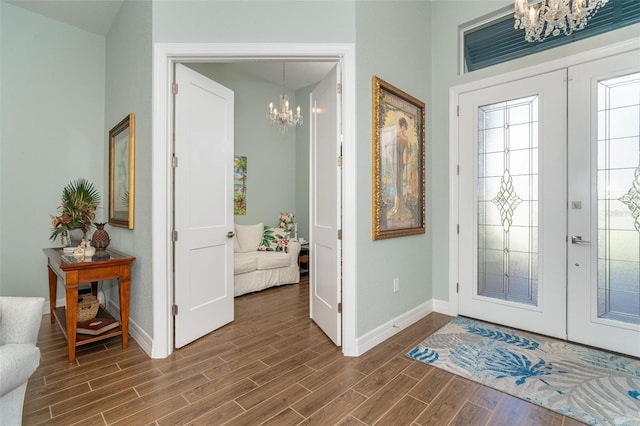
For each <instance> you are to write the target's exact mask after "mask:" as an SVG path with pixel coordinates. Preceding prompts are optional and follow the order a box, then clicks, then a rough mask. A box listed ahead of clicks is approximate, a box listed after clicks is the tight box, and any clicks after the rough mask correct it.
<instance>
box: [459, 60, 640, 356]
mask: <svg viewBox="0 0 640 426" xmlns="http://www.w3.org/2000/svg"><path fill="white" fill-rule="evenodd" d="M639 72H640V56H639V52H638V51H635V52H631V53H627V54H622V55H618V56H616V57H611V58H606V59H602V60H598V61H593V62H589V63H585V64H581V65H579V66H574V67H569V68H567V69H562V70H558V71H554V72H549V73H546V74H541V75H538V76H534V77H530V78H525V79H520V80H517V81H513V82H508V83H504V84H500V85H494V86H491V87H487V88H483V89H479V90H474V91H471V92H467V93H462V94H460V95H459V104H460V117H459V122H458V124H459V135H460V140H459V152H460V155H459V162H460V180H459V185H460V189H459V195H460V199H459V212H460V213H459V221H460V233H459V280H460V290H459V292H460V294H459V313H460V314H461V315H467V316H470V317H474V318H478V319H482V320H486V321H491V322H495V323H499V324H504V325H507V326H511V327H516V328H521V329H525V330H530V331H533V332H537V333H541V334H545V335H550V336H554V337H559V338H562V339H568V340H571V341H576V342H581V343H585V344H589V345H593V346H598V347H602V348H605V349H609V350H614V351H618V352H623V353H627V354H630V355H634V356H640V74H639Z"/></svg>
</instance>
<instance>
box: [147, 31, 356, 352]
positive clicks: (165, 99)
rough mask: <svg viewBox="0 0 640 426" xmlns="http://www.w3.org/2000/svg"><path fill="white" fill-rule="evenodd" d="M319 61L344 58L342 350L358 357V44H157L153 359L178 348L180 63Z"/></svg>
mask: <svg viewBox="0 0 640 426" xmlns="http://www.w3.org/2000/svg"><path fill="white" fill-rule="evenodd" d="M273 59H277V60H303V59H310V60H318V59H329V60H331V59H333V60H336V61H341V62H342V88H343V89H342V105H343V109H342V135H343V142H342V154H343V161H342V176H343V181H342V228H343V232H342V352H343V354H344V355H346V356H357V355H358V353H357V340H356V313H355V307H356V301H355V294H356V285H355V283H356V268H355V262H356V257H355V237H356V234H355V229H356V206H355V203H354V200H355V199H356V193H355V186H356V156H355V151H356V150H355V145H356V144H355V129H356V110H355V102H356V78H355V46H354V45H353V44H351V43H345V44H325V43H319V44H290V43H274V44H263V43H156V44H154V49H153V87H152V103H153V111H152V113H153V116H152V138H153V143H152V147H153V148H152V154H151V155H152V159H151V160H152V173H151V177H152V184H151V186H152V190H153V198H152V203H151V204H152V209H151V211H152V218H151V221H152V223H151V234H152V236H153V241H152V246H151V247H152V248H151V249H152V254H151V257H152V276H153V284H152V288H153V296H152V302H153V305H152V311H153V341H152V348H151V357H152V358H166V357H167V356H169V355H170V354H171V353H172V352H173V318H172V316H171V306H172V305H173V289H172V278H171V277H172V270H173V248H172V244H171V240H170V238H169V236H170V235H171V231H172V214H173V213H172V208H171V205H170V200H172V199H173V188H172V185H171V176H172V169H171V152H172V151H171V143H170V141H171V135H172V134H173V120H172V117H173V108H172V105H173V98H172V94H171V84H172V82H173V73H174V71H173V69H174V64H175V63H176V62H183V61H187V60H188V61H193V62H234V61H246V60H252V61H260V60H273Z"/></svg>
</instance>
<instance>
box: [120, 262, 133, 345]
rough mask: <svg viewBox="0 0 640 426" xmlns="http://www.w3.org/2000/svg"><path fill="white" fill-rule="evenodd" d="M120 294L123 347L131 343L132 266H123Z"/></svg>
mask: <svg viewBox="0 0 640 426" xmlns="http://www.w3.org/2000/svg"><path fill="white" fill-rule="evenodd" d="M118 289H119V293H120V294H119V295H120V327H121V328H122V349H126V348H127V346H128V345H129V299H130V297H131V268H130V267H129V265H125V266H122V275H121V277H120V284H119V285H118Z"/></svg>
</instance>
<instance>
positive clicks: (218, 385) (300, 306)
mask: <svg viewBox="0 0 640 426" xmlns="http://www.w3.org/2000/svg"><path fill="white" fill-rule="evenodd" d="M308 316H309V315H308V279H307V278H306V277H305V278H303V280H302V281H301V284H300V285H291V286H284V287H279V288H273V289H269V290H266V291H263V292H260V293H254V294H249V295H245V296H242V297H239V298H237V299H236V301H235V318H236V319H235V321H234V322H233V323H231V324H229V325H227V326H225V327H223V328H221V329H220V330H218V331H216V332H214V333H211V334H210V335H208V336H205V337H203V338H201V339H199V340H197V341H196V342H193V343H192V344H190V345H188V346H186V347H184V348H181V349H179V350H177V351H175V352H174V353H173V354H172V355H171V356H170V357H169V358H167V359H157V360H155V359H150V358H149V357H148V356H147V355H146V354H145V353H144V352H143V351H142V350H141V349H140V347H139V346H138V345H137V344H136V342H135V341H133V340H132V339H130V342H129V348H127V349H126V350H122V348H121V346H120V340H119V338H113V339H108V340H105V341H102V342H97V343H94V344H92V345H87V346H83V347H80V348H79V350H78V352H77V361H76V364H74V365H69V364H68V362H67V348H66V341H65V339H64V337H63V335H62V333H61V331H60V330H59V329H58V328H57V326H56V325H55V324H50V323H49V317H48V316H44V317H43V319H42V326H41V328H40V337H39V340H38V346H39V347H40V349H41V351H42V361H41V364H40V367H39V368H38V369H37V370H36V372H35V373H34V374H33V376H32V377H31V379H30V381H29V386H28V388H27V395H26V398H25V403H24V417H23V423H24V424H25V425H36V424H47V425H49V424H50V425H72V424H82V425H121V424H124V425H128V426H133V425H183V424H194V425H205V424H206V425H222V424H228V425H258V424H264V425H298V424H300V425H323V426H324V425H474V426H475V425H545V426H546V425H558V426H560V425H566V426H569V425H576V424H580V423H578V422H576V421H575V420H573V419H571V418H568V417H563V416H561V415H559V414H557V413H555V412H552V411H549V410H546V409H544V408H541V407H538V406H536V405H532V404H529V403H527V402H525V401H522V400H520V399H517V398H514V397H511V396H509V395H506V394H503V393H501V392H498V391H496V390H493V389H491V388H488V387H484V386H481V385H479V384H476V383H474V382H471V381H469V380H466V379H463V378H460V377H457V376H454V375H452V374H450V373H447V372H445V371H443V370H440V369H437V368H435V367H431V366H428V365H426V364H423V363H421V362H418V361H414V360H411V359H409V358H407V357H406V356H405V355H404V354H405V353H406V352H407V351H408V350H410V349H411V348H412V347H413V346H415V345H416V344H417V343H419V342H420V341H421V340H422V339H424V338H425V337H426V336H427V335H429V334H431V333H433V332H434V331H436V330H437V329H439V328H440V327H441V326H442V325H444V324H445V323H447V322H448V321H449V320H450V319H451V317H448V316H445V315H441V314H436V313H433V314H430V315H429V316H428V317H427V318H425V319H423V320H421V321H419V322H418V323H416V324H414V325H412V326H411V327H408V328H407V329H405V330H402V331H401V332H400V333H398V334H396V335H395V336H393V337H392V338H391V339H388V340H387V341H385V342H384V343H382V344H380V345H378V346H376V347H375V348H373V349H371V350H370V351H368V352H366V353H365V354H363V355H362V356H360V357H357V358H355V357H344V356H343V355H342V353H341V351H340V348H337V347H335V346H334V345H333V344H332V343H331V341H330V340H329V339H328V338H327V337H326V336H325V335H324V334H323V333H322V332H321V331H320V329H319V328H318V327H317V326H316V325H315V324H314V323H313V322H312V321H311V320H309V318H308ZM0 415H1V414H0Z"/></svg>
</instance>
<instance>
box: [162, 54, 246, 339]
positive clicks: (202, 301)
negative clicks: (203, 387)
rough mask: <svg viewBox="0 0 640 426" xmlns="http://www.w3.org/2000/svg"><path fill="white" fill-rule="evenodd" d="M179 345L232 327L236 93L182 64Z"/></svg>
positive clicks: (177, 179) (177, 174)
mask: <svg viewBox="0 0 640 426" xmlns="http://www.w3.org/2000/svg"><path fill="white" fill-rule="evenodd" d="M175 76H176V82H177V84H178V93H177V94H176V97H175V135H176V136H175V147H174V152H175V156H176V158H177V167H176V168H175V169H174V170H175V171H174V185H175V187H174V203H175V204H174V211H175V216H174V221H175V222H174V226H175V228H174V229H175V230H176V231H177V241H176V242H175V246H174V253H175V273H174V274H175V275H174V297H175V299H174V300H175V304H176V305H177V307H178V314H177V315H176V316H175V338H174V339H175V346H176V347H182V346H184V345H186V344H188V343H190V342H192V341H193V340H195V339H197V338H199V337H202V336H204V335H205V334H207V333H210V332H211V331H213V330H215V329H217V328H219V327H221V326H223V325H224V324H227V323H228V322H231V321H233V240H232V238H229V235H228V234H229V233H230V232H232V231H233V193H232V188H233V185H232V183H233V114H234V108H233V106H234V97H233V92H232V91H231V90H229V89H227V88H226V87H224V86H222V85H220V84H218V83H216V82H214V81H212V80H210V79H208V78H206V77H204V76H202V75H201V74H198V73H197V72H195V71H193V70H191V69H189V68H187V67H185V66H184V65H181V64H176V70H175Z"/></svg>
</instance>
